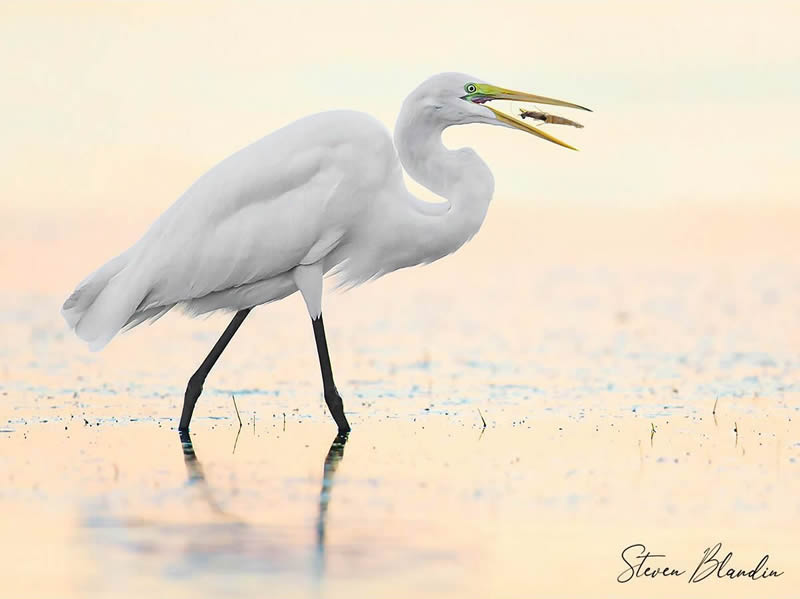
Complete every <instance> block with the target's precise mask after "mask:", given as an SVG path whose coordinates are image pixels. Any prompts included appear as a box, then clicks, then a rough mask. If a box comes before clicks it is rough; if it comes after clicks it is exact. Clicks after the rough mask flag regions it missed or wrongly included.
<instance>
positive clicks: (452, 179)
mask: <svg viewBox="0 0 800 599" xmlns="http://www.w3.org/2000/svg"><path fill="white" fill-rule="evenodd" d="M500 99H503V100H513V101H524V102H534V103H537V104H550V105H554V106H566V107H569V108H579V109H582V110H588V109H587V108H583V107H582V106H578V105H577V104H571V103H569V102H563V101H561V100H555V99H553V98H547V97H543V96H537V95H533V94H527V93H522V92H516V91H512V90H509V89H504V88H502V87H496V86H493V85H490V84H488V83H486V82H484V81H481V80H480V79H478V78H476V77H471V76H469V75H464V74H460V73H442V74H439V75H434V76H433V77H431V78H429V79H427V80H426V81H424V82H423V83H422V84H421V85H419V87H417V88H416V89H415V90H414V91H413V92H411V95H409V96H408V97H407V98H406V100H405V101H404V102H403V106H402V109H401V111H400V115H399V117H398V119H397V124H396V127H395V132H394V143H392V137H391V135H390V134H389V132H388V131H387V130H386V128H385V127H384V126H383V125H382V124H381V123H380V122H378V121H377V120H375V119H374V118H372V117H371V116H369V115H367V114H363V113H360V112H351V111H330V112H322V113H319V114H314V115H311V116H308V117H305V118H302V119H300V120H298V121H295V122H294V123H291V124H290V125H287V126H285V127H283V128H281V129H278V130H277V131H275V132H273V133H271V134H270V135H267V136H266V137H263V138H262V139H260V140H259V141H256V142H255V143H253V144H252V145H250V146H247V147H246V148H244V149H242V150H240V151H238V152H236V153H235V154H233V155H232V156H230V157H229V158H227V159H225V160H223V161H222V162H221V163H219V164H218V165H217V166H215V167H214V168H212V169H211V170H210V171H208V172H207V173H206V174H204V175H203V176H202V177H200V178H199V179H198V180H197V181H196V182H195V183H194V184H193V185H192V186H191V187H189V189H188V190H187V191H186V192H185V193H184V194H183V195H182V196H181V197H180V198H178V200H177V201H176V202H175V203H174V204H173V205H172V206H170V208H168V209H167V211H166V212H164V214H162V215H161V217H160V218H159V219H158V220H156V221H155V223H153V225H152V226H151V227H150V229H149V230H148V231H147V232H146V233H145V234H144V236H143V237H142V238H141V239H140V240H139V241H138V242H136V243H135V244H134V245H133V246H132V247H131V248H129V249H128V250H126V251H124V252H123V253H122V254H120V255H119V256H117V257H116V258H114V259H112V260H111V261H109V262H107V263H106V264H104V265H103V266H101V267H100V268H99V269H98V270H96V271H95V272H94V273H92V274H91V275H89V276H88V277H87V278H86V279H84V280H83V281H82V282H81V283H80V284H79V285H78V286H77V287H76V289H75V291H73V293H72V295H70V296H69V298H68V299H67V300H66V302H64V306H63V307H62V309H61V314H62V315H63V316H64V318H65V319H66V321H67V323H68V324H69V326H70V327H71V328H73V329H74V330H75V332H76V334H77V335H78V337H80V338H81V339H83V340H84V341H86V342H88V344H89V347H90V348H91V349H92V350H99V349H101V348H102V347H104V346H105V345H106V344H107V343H108V342H109V341H110V340H111V339H112V338H113V337H114V336H115V335H116V334H117V333H118V332H119V331H120V330H123V329H129V328H132V327H135V326H136V325H138V324H140V323H142V322H144V321H145V320H155V319H157V318H159V317H161V316H163V315H164V314H165V313H166V312H168V311H169V310H170V309H171V308H173V307H174V306H176V305H181V306H182V307H183V308H184V309H185V311H186V312H188V313H189V314H192V315H197V314H202V313H206V312H210V311H212V310H220V309H224V310H231V311H233V310H235V311H236V314H235V316H234V317H233V320H232V321H231V323H230V324H229V325H228V327H227V328H226V329H225V331H224V332H223V334H222V336H221V337H220V339H219V340H218V341H217V343H216V344H215V345H214V347H213V349H212V350H211V352H210V353H209V354H208V356H207V357H206V359H205V360H204V361H203V363H202V364H201V365H200V367H199V368H198V369H197V371H196V372H195V373H194V374H193V375H192V376H191V378H190V379H189V382H188V385H187V387H186V393H185V395H184V400H183V411H182V413H181V420H180V424H179V427H178V428H179V430H181V431H185V430H188V428H189V422H190V421H191V418H192V412H193V411H194V406H195V403H196V402H197V398H198V397H199V396H200V393H201V392H202V389H203V383H204V382H205V380H206V376H207V375H208V373H209V371H210V370H211V368H212V367H213V366H214V363H215V362H216V361H217V359H218V358H219V356H220V354H222V352H223V350H224V349H225V347H226V346H227V344H228V342H229V341H230V340H231V338H232V337H233V335H234V334H235V333H236V331H237V330H238V328H239V327H240V326H241V324H242V322H243V321H244V319H245V318H246V317H247V315H248V314H249V313H250V310H251V309H252V308H253V307H254V306H258V305H260V304H265V303H267V302H273V301H275V300H279V299H282V298H285V297H286V296H288V295H290V294H292V293H294V292H295V291H297V290H298V289H299V290H300V293H301V294H302V295H303V299H304V300H305V303H306V307H307V308H308V313H309V315H310V316H311V319H312V323H313V328H314V337H315V340H316V345H317V353H318V355H319V362H320V369H321V371H322V384H323V390H324V395H325V402H326V403H327V405H328V408H329V410H330V412H331V415H332V416H333V419H334V420H335V421H336V424H337V425H338V427H339V431H340V432H347V431H349V430H350V426H349V424H348V423H347V418H345V414H344V407H343V404H342V399H341V397H340V395H339V393H338V391H337V389H336V385H335V384H334V380H333V372H332V369H331V362H330V357H329V354H328V346H327V342H326V340H325V328H324V326H323V321H322V279H323V277H324V276H325V275H326V274H335V275H337V277H338V281H339V283H340V284H341V285H343V286H345V287H348V286H354V285H357V284H359V283H362V282H364V281H367V280H370V279H374V278H377V277H379V276H382V275H385V274H386V273H389V272H392V271H394V270H397V269H399V268H405V267H408V266H414V265H417V264H426V263H429V262H433V261H434V260H438V259H439V258H442V257H444V256H446V255H448V254H450V253H452V252H454V251H456V250H457V249H458V248H459V247H461V246H462V245H463V244H464V243H465V242H466V241H468V240H469V239H470V238H471V237H472V236H473V235H475V233H477V232H478V229H479V228H480V226H481V224H482V223H483V219H484V217H485V215H486V211H487V209H488V207H489V201H490V200H491V198H492V193H493V191H494V178H493V177H492V173H491V171H490V170H489V167H488V166H487V165H486V163H485V162H483V160H481V158H480V157H479V156H478V155H477V154H476V153H475V152H474V151H473V150H472V149H470V148H461V149H458V150H450V149H448V148H446V147H445V146H444V145H443V144H442V140H441V135H442V131H444V129H445V128H447V127H449V126H451V125H463V124H467V123H485V124H489V125H501V126H504V127H512V128H515V129H520V130H522V131H526V132H527V133H531V134H533V135H536V136H538V137H541V138H543V139H546V140H548V141H551V142H553V143H556V144H558V145H561V146H564V147H566V148H570V149H573V150H574V149H575V148H573V147H572V146H570V145H568V144H566V143H564V142H562V141H560V140H558V139H556V138H555V137H552V136H551V135H549V134H547V133H545V132H544V131H542V130H541V129H538V128H537V127H533V126H531V125H529V124H527V123H524V122H522V121H520V120H518V119H516V118H513V117H511V116H509V115H506V114H503V113H502V112H499V111H498V110H495V109H494V108H491V107H489V106H487V105H486V102H489V101H491V100H500ZM403 168H405V169H406V171H407V172H408V173H409V174H410V175H411V176H412V177H413V178H414V179H416V180H417V181H418V182H420V183H421V184H422V185H424V186H425V187H427V188H428V189H430V190H431V191H433V192H434V193H436V194H438V195H440V196H442V197H443V198H445V199H446V200H447V201H446V202H441V203H430V202H426V201H423V200H420V199H418V198H416V197H414V196H413V195H412V194H411V193H410V192H409V191H408V190H407V189H406V186H405V184H404V182H403Z"/></svg>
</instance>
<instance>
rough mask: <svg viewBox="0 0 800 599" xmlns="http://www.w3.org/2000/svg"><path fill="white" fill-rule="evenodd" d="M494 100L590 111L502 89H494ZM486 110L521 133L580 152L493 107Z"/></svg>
mask: <svg viewBox="0 0 800 599" xmlns="http://www.w3.org/2000/svg"><path fill="white" fill-rule="evenodd" d="M491 97H492V100H512V101H515V102H532V103H534V104H549V105H551V106H564V107H566V108H577V109H578V110H588V111H589V112H591V110H589V109H588V108H586V107H584V106H581V105H579V104H573V103H572V102H564V101H563V100H556V99H555V98H548V97H546V96H537V95H535V94H526V93H525V92H515V91H513V90H510V89H504V88H502V87H495V88H493V89H492V93H491ZM485 106H486V108H488V109H489V110H491V111H492V112H493V113H494V114H495V116H496V117H497V120H498V121H500V122H502V123H505V124H507V125H509V126H511V127H514V128H515V129H519V130H520V131H525V132H527V133H530V134H531V135H535V136H537V137H541V138H542V139H546V140H547V141H550V142H553V143H554V144H557V145H559V146H562V147H564V148H569V149H570V150H575V151H576V152H577V151H578V148H574V147H572V146H571V145H569V144H568V143H565V142H563V141H561V140H560V139H558V138H556V137H553V136H552V135H550V134H549V133H545V132H544V131H542V130H541V129H539V128H538V127H534V126H532V125H529V124H528V123H526V122H524V121H521V120H519V119H515V118H514V117H513V116H510V115H508V114H505V113H503V112H500V111H499V110H495V109H494V108H492V107H491V106H488V105H485Z"/></svg>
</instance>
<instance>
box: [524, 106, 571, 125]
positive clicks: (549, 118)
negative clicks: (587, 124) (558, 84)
mask: <svg viewBox="0 0 800 599" xmlns="http://www.w3.org/2000/svg"><path fill="white" fill-rule="evenodd" d="M519 112H520V114H519V116H520V117H521V118H523V119H524V118H525V117H530V118H532V119H536V120H537V121H543V122H544V123H547V124H550V125H570V126H572V127H577V128H578V129H583V125H581V124H580V123H576V122H575V121H571V120H569V119H565V118H564V117H563V116H558V115H555V114H550V113H549V112H539V111H538V110H523V109H520V111H519Z"/></svg>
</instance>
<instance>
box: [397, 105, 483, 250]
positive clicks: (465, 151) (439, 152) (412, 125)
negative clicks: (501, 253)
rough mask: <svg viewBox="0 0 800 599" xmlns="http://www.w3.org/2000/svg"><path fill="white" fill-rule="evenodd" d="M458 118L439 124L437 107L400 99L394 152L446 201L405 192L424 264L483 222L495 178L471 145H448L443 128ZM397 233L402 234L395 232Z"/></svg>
mask: <svg viewBox="0 0 800 599" xmlns="http://www.w3.org/2000/svg"><path fill="white" fill-rule="evenodd" d="M456 124H459V123H457V122H451V123H443V122H442V121H441V119H440V118H437V114H436V107H435V106H423V107H420V105H419V102H418V101H415V98H414V96H413V95H412V96H410V97H409V98H408V99H407V100H406V102H405V103H404V104H403V109H402V110H401V111H400V115H399V116H398V119H397V124H396V126H395V132H394V143H395V147H396V148H397V153H398V157H399V158H400V162H401V164H402V165H403V167H404V168H405V169H406V172H408V174H409V175H410V176H411V177H412V178H413V179H414V180H415V181H417V182H418V183H420V184H422V185H424V186H425V187H426V188H428V189H429V190H431V191H432V192H433V193H435V194H437V195H439V196H441V197H443V198H445V200H446V201H445V202H436V203H434V202H426V201H424V200H420V199H418V198H416V197H414V196H413V195H411V194H408V195H409V199H408V204H409V208H410V209H411V213H410V214H408V217H409V219H410V222H409V224H410V225H411V226H412V227H413V228H414V229H415V230H416V231H418V232H420V233H422V234H421V235H416V236H415V238H416V240H417V244H418V246H419V247H418V251H419V260H418V261H417V262H415V263H416V264H419V263H423V262H424V263H427V262H432V261H433V260H437V259H439V258H441V257H443V256H446V255H448V254H450V253H452V252H454V251H456V250H457V249H458V248H460V247H461V246H462V245H464V243H466V242H467V241H469V240H470V239H471V238H472V236H473V235H475V234H476V233H477V232H478V230H479V229H480V227H481V225H482V224H483V220H484V218H485V217H486V211H487V210H488V208H489V202H490V201H491V199H492V194H493V192H494V177H493V176H492V172H491V170H489V167H488V166H487V165H486V163H485V162H484V161H483V160H482V159H481V158H480V156H478V154H477V153H476V152H475V151H474V150H472V149H471V148H460V149H458V150H451V149H449V148H447V147H446V146H445V145H444V144H443V143H442V133H443V132H444V130H445V129H446V128H447V127H449V126H451V125H456ZM398 234H399V235H403V233H402V232H400V231H398Z"/></svg>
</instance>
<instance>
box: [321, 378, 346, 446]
mask: <svg viewBox="0 0 800 599" xmlns="http://www.w3.org/2000/svg"><path fill="white" fill-rule="evenodd" d="M325 403H326V404H328V409H329V410H330V411H331V416H333V420H334V421H335V422H336V426H338V427H339V434H340V435H341V434H344V433H349V432H350V425H349V424H348V423H347V418H346V417H345V415H344V403H343V402H342V396H341V395H339V392H338V391H337V390H336V389H333V391H328V392H326V393H325Z"/></svg>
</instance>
